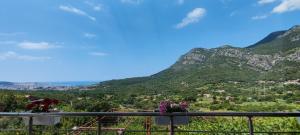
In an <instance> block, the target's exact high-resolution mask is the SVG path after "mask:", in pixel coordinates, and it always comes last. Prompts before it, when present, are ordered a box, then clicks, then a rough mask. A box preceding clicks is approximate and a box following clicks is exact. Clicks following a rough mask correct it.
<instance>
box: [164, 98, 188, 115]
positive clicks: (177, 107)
mask: <svg viewBox="0 0 300 135" xmlns="http://www.w3.org/2000/svg"><path fill="white" fill-rule="evenodd" d="M187 108H188V103H187V102H186V101H183V102H180V103H179V104H176V103H173V102H171V101H162V102H160V104H159V112H160V113H172V112H187Z"/></svg>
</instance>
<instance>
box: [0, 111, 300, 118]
mask: <svg viewBox="0 0 300 135" xmlns="http://www.w3.org/2000/svg"><path fill="white" fill-rule="evenodd" d="M43 115H48V116H49V115H51V116H241V117H300V112H187V113H185V112H175V113H164V114H161V113H159V112H59V113H22V112H20V113H17V112H13V113H12V112H0V116H43Z"/></svg>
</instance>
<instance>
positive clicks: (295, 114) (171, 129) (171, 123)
mask: <svg viewBox="0 0 300 135" xmlns="http://www.w3.org/2000/svg"><path fill="white" fill-rule="evenodd" d="M37 116H61V117H93V118H95V119H93V120H92V121H91V122H96V123H97V126H95V127H82V128H80V129H73V131H74V130H76V131H95V133H96V134H97V135H101V134H102V133H103V132H106V131H108V130H109V131H116V132H118V133H119V134H130V133H141V132H145V133H146V135H150V134H151V133H159V132H167V133H169V134H170V135H174V134H175V133H187V134H189V133H194V134H200V133H201V134H249V135H254V134H256V133H259V134H292V135H300V131H299V129H298V130H297V129H295V131H285V132H280V131H277V132H276V131H256V132H254V123H253V118H259V117H264V118H265V117H294V118H296V117H298V119H299V117H300V112H188V113H180V112H178V113H177V112H176V113H166V114H160V113H158V112H59V113H12V112H0V117H28V118H29V121H28V124H27V126H26V129H0V131H1V132H2V131H5V132H10V131H24V130H26V132H27V134H28V135H33V134H34V130H33V117H37ZM157 116H166V117H169V118H170V121H169V129H168V130H153V129H151V128H146V129H145V130H127V129H126V128H104V127H103V126H102V125H103V124H104V123H103V121H102V118H104V117H157ZM176 116H189V117H243V118H247V125H248V126H247V129H245V130H246V131H207V130H177V129H176V125H175V124H174V117H176ZM148 122H150V123H151V122H152V120H150V121H148ZM298 124H300V123H298ZM145 126H146V127H147V125H145ZM64 130H65V131H70V129H64ZM119 131H120V132H119ZM67 134H80V133H78V132H68V133H67Z"/></svg>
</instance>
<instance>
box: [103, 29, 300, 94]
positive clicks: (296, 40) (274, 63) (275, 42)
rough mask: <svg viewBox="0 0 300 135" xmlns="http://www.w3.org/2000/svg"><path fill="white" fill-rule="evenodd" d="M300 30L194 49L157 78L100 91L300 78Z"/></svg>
mask: <svg viewBox="0 0 300 135" xmlns="http://www.w3.org/2000/svg"><path fill="white" fill-rule="evenodd" d="M299 67H300V26H298V25H297V26H294V27H292V28H291V29H289V30H286V31H280V32H275V33H272V34H270V35H268V36H267V37H266V38H264V39H263V40H261V41H259V42H258V43H257V44H255V45H251V46H249V47H246V48H237V47H232V46H229V45H226V46H222V47H219V48H212V49H205V48H194V49H192V50H191V51H189V52H188V53H186V54H184V55H182V56H181V57H180V58H179V59H178V61H176V62H175V64H173V65H172V66H170V67H169V68H168V69H165V70H163V71H161V72H159V73H157V74H154V75H151V76H147V77H139V78H128V79H122V80H112V81H105V82H101V83H100V84H99V85H98V86H97V89H98V90H105V91H126V92H128V91H132V92H157V91H159V92H161V91H170V90H174V91H175V90H185V89H194V88H198V87H201V86H203V85H204V84H211V83H227V82H247V83H255V82H257V81H261V80H268V81H275V82H284V81H287V80H295V79H299V78H300V70H299Z"/></svg>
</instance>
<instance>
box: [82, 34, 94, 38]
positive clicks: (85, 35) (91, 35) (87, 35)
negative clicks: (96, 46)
mask: <svg viewBox="0 0 300 135" xmlns="http://www.w3.org/2000/svg"><path fill="white" fill-rule="evenodd" d="M83 36H84V37H86V38H95V37H97V35H96V34H93V33H84V34H83Z"/></svg>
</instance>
